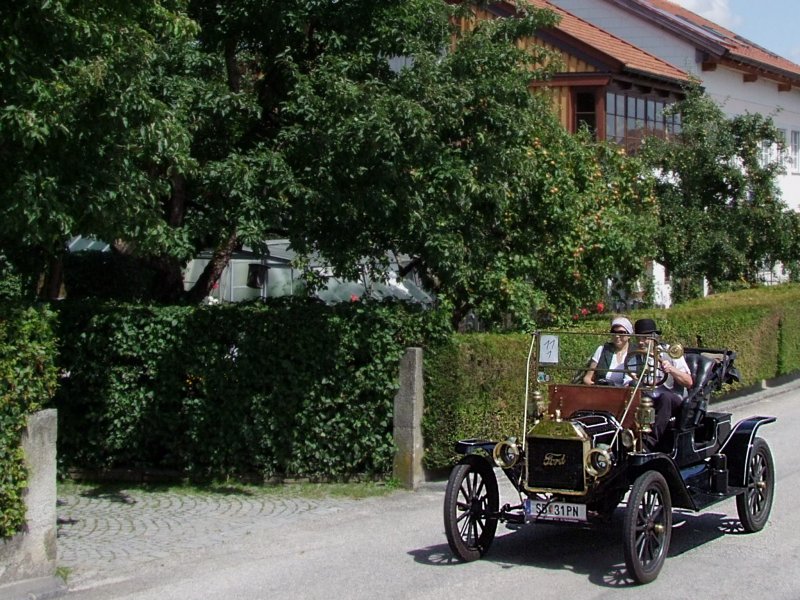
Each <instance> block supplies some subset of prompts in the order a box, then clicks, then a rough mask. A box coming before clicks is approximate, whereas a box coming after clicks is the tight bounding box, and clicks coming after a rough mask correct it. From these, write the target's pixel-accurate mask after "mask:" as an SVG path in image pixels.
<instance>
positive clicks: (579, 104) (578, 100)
mask: <svg viewBox="0 0 800 600" xmlns="http://www.w3.org/2000/svg"><path fill="white" fill-rule="evenodd" d="M583 126H585V127H588V128H589V131H591V132H592V136H593V137H595V138H596V137H597V113H596V112H595V104H594V92H577V93H576V94H575V130H576V131H577V130H578V129H580V128H581V127H583Z"/></svg>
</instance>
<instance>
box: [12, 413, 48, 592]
mask: <svg viewBox="0 0 800 600" xmlns="http://www.w3.org/2000/svg"><path fill="white" fill-rule="evenodd" d="M57 433H58V424H57V413H56V411H55V410H54V409H49V410H43V411H40V412H38V413H36V414H33V415H31V416H30V417H29V418H28V427H27V429H26V430H25V432H24V433H23V437H22V449H23V451H24V452H25V462H26V466H27V468H28V490H27V492H26V495H25V504H26V508H27V515H26V518H27V519H26V520H27V526H26V530H25V531H24V532H22V533H19V534H17V535H15V536H14V537H12V538H11V539H9V540H0V586H3V585H5V584H9V583H13V582H17V581H23V580H29V579H37V578H43V577H52V576H53V575H54V574H55V571H56V560H57V558H58V556H57V548H56V438H57Z"/></svg>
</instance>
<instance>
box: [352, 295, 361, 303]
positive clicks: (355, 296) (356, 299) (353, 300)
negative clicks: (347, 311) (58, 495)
mask: <svg viewBox="0 0 800 600" xmlns="http://www.w3.org/2000/svg"><path fill="white" fill-rule="evenodd" d="M359 300H360V298H359V297H358V294H350V302H358V301H359Z"/></svg>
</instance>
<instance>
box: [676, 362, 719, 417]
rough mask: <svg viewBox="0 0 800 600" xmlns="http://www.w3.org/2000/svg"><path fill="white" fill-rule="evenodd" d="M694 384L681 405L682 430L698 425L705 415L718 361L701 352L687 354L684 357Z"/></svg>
mask: <svg viewBox="0 0 800 600" xmlns="http://www.w3.org/2000/svg"><path fill="white" fill-rule="evenodd" d="M684 359H685V360H686V364H687V365H688V366H689V372H690V373H691V374H692V380H693V384H692V387H691V388H689V390H688V393H687V395H686V398H685V399H684V400H683V403H682V405H681V413H680V420H679V423H680V428H681V429H685V428H686V427H692V426H695V425H697V424H698V423H699V422H700V421H701V420H702V419H703V415H705V412H706V408H707V406H708V399H709V396H710V395H711V391H712V386H713V383H714V377H713V374H714V367H715V366H716V364H717V360H716V359H715V358H714V357H712V356H708V355H706V354H702V353H700V352H692V353H687V354H686V355H685V356H684Z"/></svg>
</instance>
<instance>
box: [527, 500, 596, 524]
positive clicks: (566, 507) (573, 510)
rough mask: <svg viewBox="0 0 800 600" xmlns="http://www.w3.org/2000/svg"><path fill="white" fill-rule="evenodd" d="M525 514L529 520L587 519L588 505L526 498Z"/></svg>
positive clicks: (576, 521)
mask: <svg viewBox="0 0 800 600" xmlns="http://www.w3.org/2000/svg"><path fill="white" fill-rule="evenodd" d="M525 516H526V517H527V520H528V521H570V522H573V523H583V522H585V521H586V505H585V504H573V503H571V502H548V501H547V500H531V499H530V498H526V499H525Z"/></svg>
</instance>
